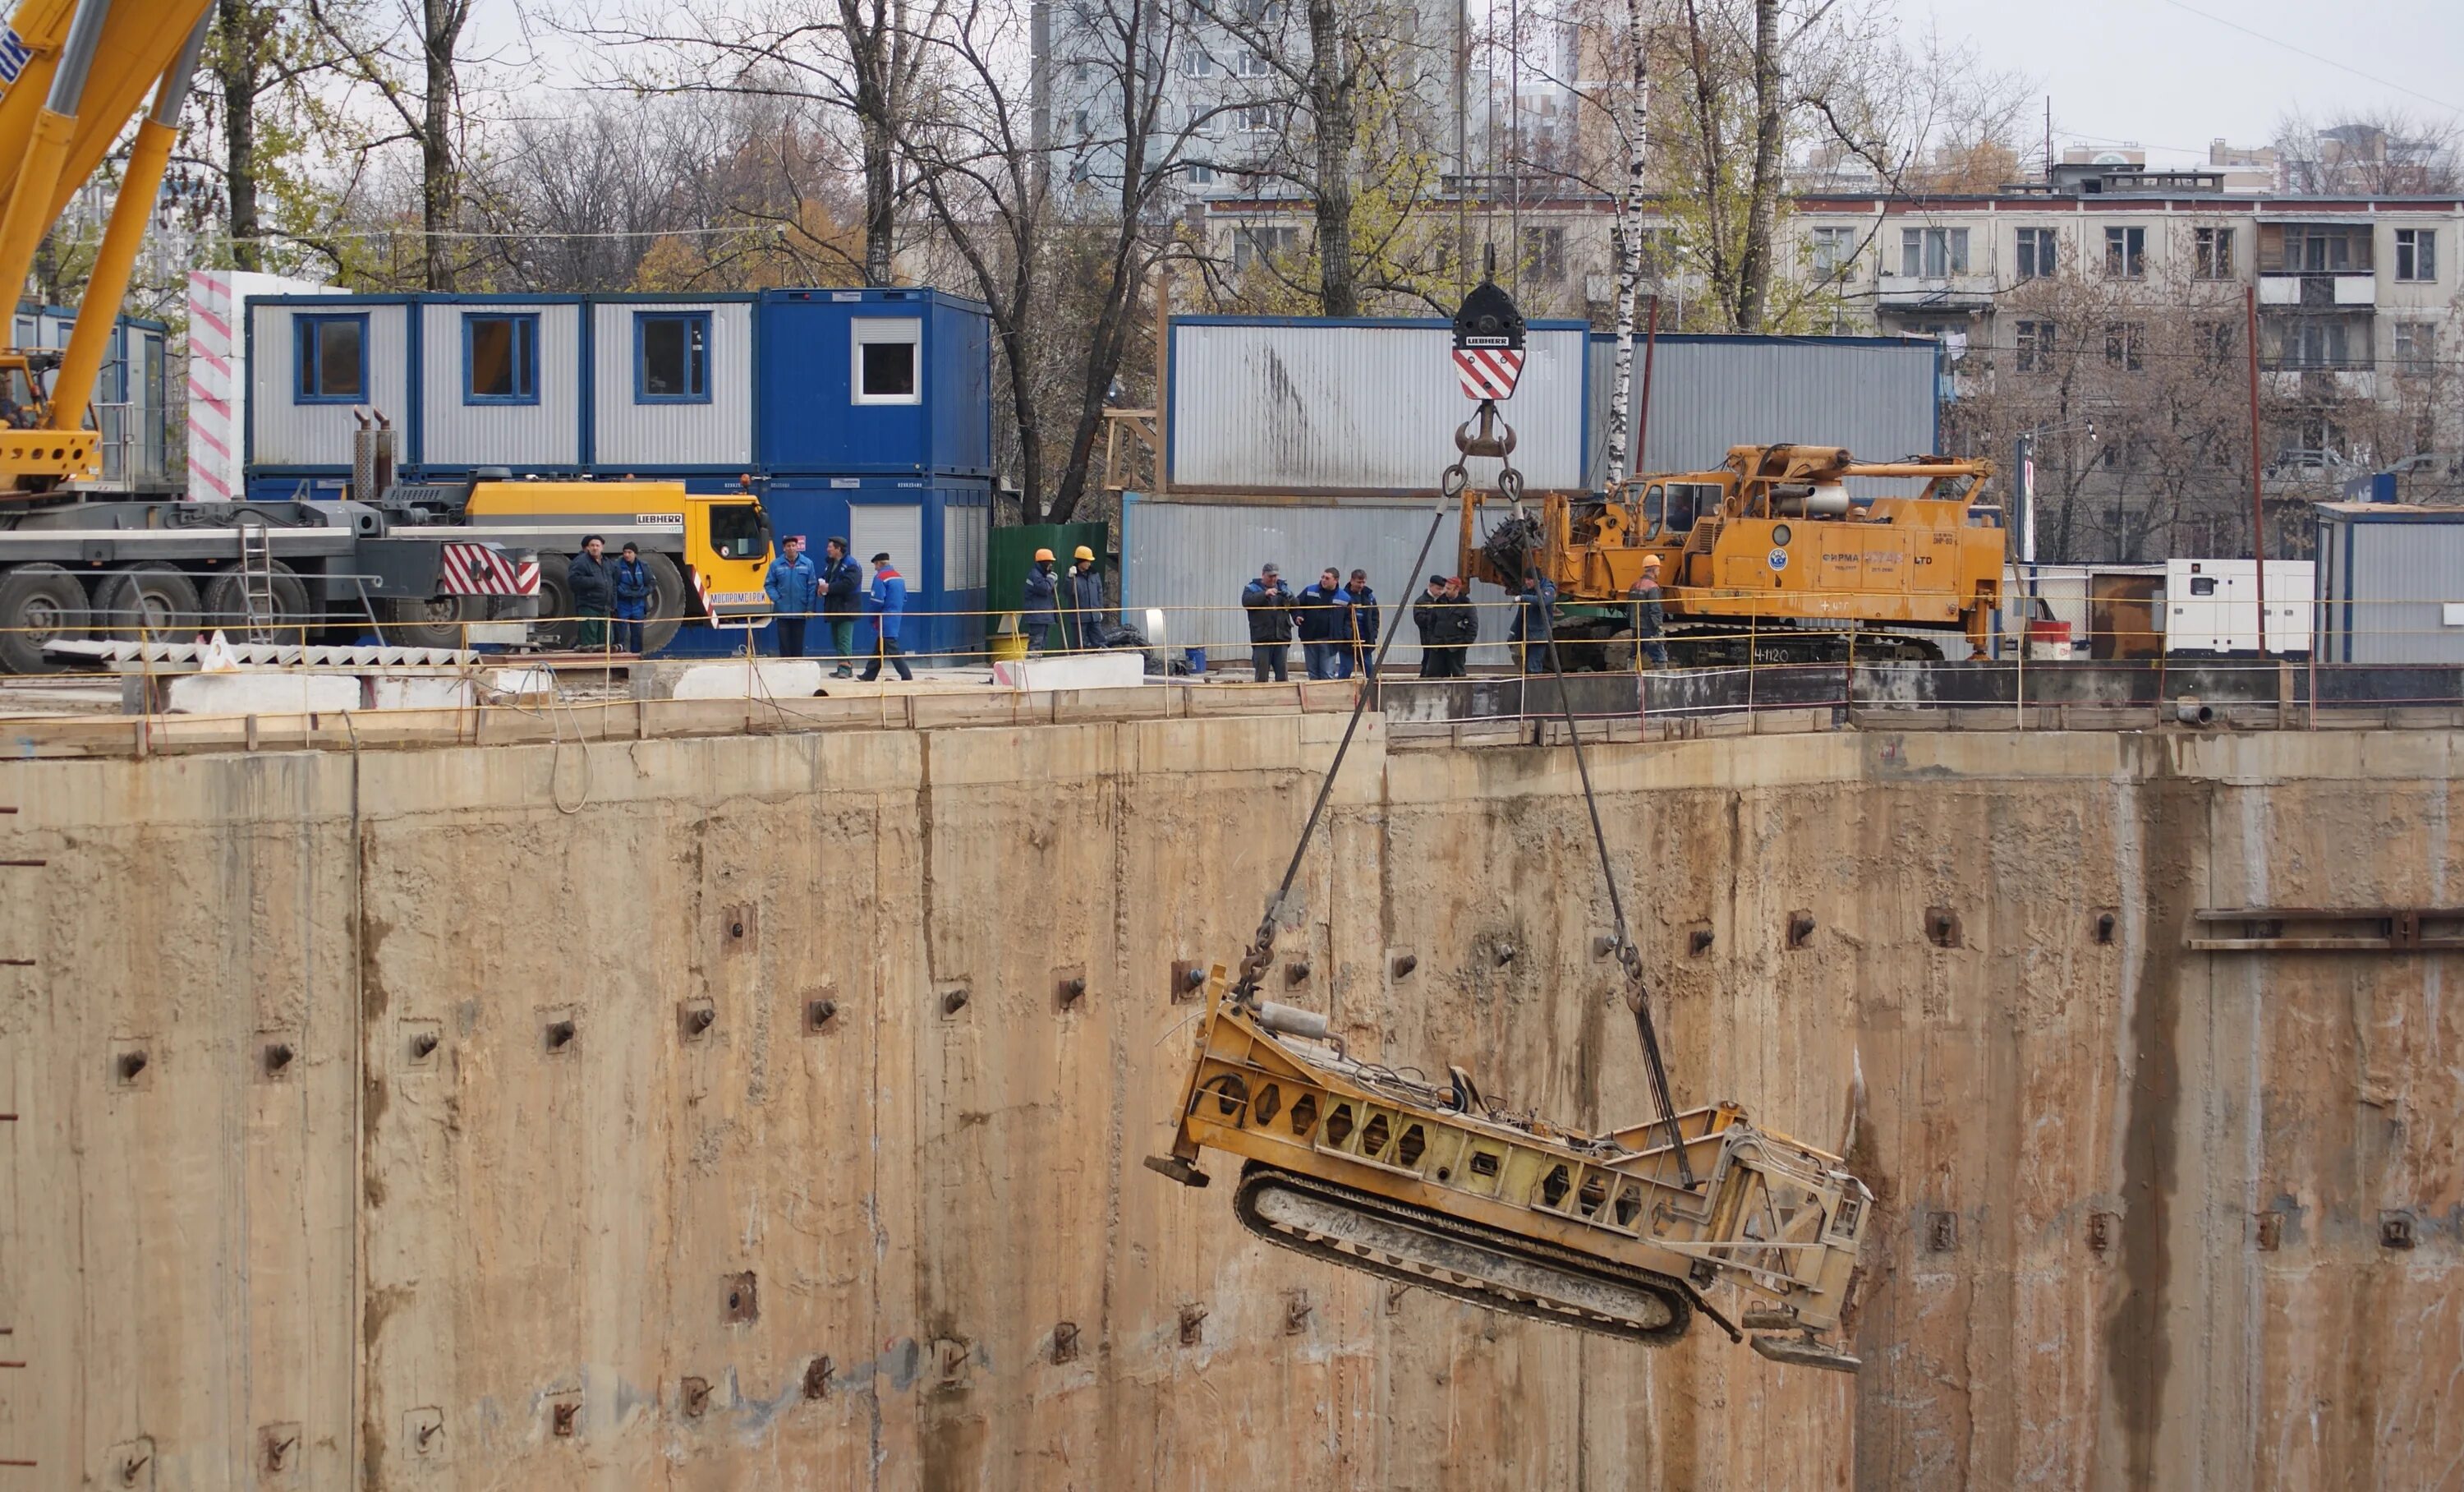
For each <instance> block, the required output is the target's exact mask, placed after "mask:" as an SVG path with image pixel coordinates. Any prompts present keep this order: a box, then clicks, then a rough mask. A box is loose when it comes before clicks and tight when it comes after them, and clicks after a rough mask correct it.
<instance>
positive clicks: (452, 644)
mask: <svg viewBox="0 0 2464 1492" xmlns="http://www.w3.org/2000/svg"><path fill="white" fill-rule="evenodd" d="M467 599H468V598H467V597H464V596H429V598H428V599H427V600H425V601H411V600H395V601H388V602H386V603H385V615H386V617H387V618H388V619H387V620H386V621H385V624H384V625H382V626H380V627H379V628H378V629H377V635H378V636H380V637H382V638H384V639H385V643H386V645H387V646H389V647H396V648H458V647H460V646H462V623H463V620H464V617H465V615H466V612H465V608H464V602H465V601H466V600H467Z"/></svg>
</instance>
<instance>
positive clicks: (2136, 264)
mask: <svg viewBox="0 0 2464 1492" xmlns="http://www.w3.org/2000/svg"><path fill="white" fill-rule="evenodd" d="M2104 272H2105V274H2106V275H2108V276H2110V277H2111V278H2115V279H2138V278H2142V277H2144V276H2145V275H2146V273H2147V230H2146V229H2145V228H2108V229H2106V230H2105V231H2104Z"/></svg>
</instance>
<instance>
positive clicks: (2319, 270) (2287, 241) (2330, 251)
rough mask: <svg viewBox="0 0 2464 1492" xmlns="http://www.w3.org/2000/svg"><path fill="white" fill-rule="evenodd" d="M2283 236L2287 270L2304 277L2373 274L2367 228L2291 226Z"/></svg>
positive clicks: (2321, 225) (2284, 261) (2319, 225)
mask: <svg viewBox="0 0 2464 1492" xmlns="http://www.w3.org/2000/svg"><path fill="white" fill-rule="evenodd" d="M2268 226H2271V227H2273V226H2274V225H2272V224H2271V225H2268ZM2283 232H2284V247H2283V249H2282V251H2281V256H2280V262H2281V263H2282V265H2283V267H2284V268H2285V269H2287V270H2290V271H2294V272H2296V273H2299V274H2304V275H2363V274H2367V273H2369V272H2370V268H2371V262H2372V259H2371V254H2370V231H2369V229H2367V228H2365V227H2363V226H2361V225H2358V224H2352V223H2292V224H2287V225H2286V226H2285V228H2284V230H2283ZM2262 236H2263V235H2262Z"/></svg>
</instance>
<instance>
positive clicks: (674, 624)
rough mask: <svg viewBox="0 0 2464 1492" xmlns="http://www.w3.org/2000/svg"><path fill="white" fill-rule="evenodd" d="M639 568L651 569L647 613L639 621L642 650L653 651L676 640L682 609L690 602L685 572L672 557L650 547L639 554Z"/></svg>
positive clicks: (683, 613)
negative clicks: (645, 616)
mask: <svg viewBox="0 0 2464 1492" xmlns="http://www.w3.org/2000/svg"><path fill="white" fill-rule="evenodd" d="M642 568H644V569H647V570H649V572H650V614H649V618H648V619H646V620H645V621H644V622H643V623H642V651H643V652H645V653H656V652H658V651H659V650H660V649H661V648H664V647H666V646H667V645H668V644H669V643H671V642H673V641H675V640H676V629H677V628H679V627H682V626H683V625H684V624H685V612H688V611H691V610H693V600H692V597H691V592H689V591H687V590H685V572H684V571H683V570H681V569H678V568H676V562H675V560H674V559H672V558H671V557H670V556H668V555H665V554H661V553H659V552H658V551H656V550H652V551H650V552H649V553H647V554H645V555H643V556H642Z"/></svg>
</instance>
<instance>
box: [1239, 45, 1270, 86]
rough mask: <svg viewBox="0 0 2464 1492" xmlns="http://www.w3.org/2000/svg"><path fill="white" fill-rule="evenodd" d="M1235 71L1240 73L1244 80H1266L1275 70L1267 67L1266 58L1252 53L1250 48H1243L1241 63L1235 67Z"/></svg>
mask: <svg viewBox="0 0 2464 1492" xmlns="http://www.w3.org/2000/svg"><path fill="white" fill-rule="evenodd" d="M1234 71H1235V72H1237V73H1239V74H1240V76H1242V77H1243V78H1264V77H1265V76H1267V75H1268V74H1269V73H1271V72H1273V71H1274V69H1272V68H1270V67H1268V66H1267V65H1266V59H1265V57H1262V56H1258V54H1256V53H1254V52H1252V51H1250V50H1249V49H1248V48H1246V47H1243V48H1242V49H1241V56H1240V59H1239V61H1238V62H1237V63H1236V64H1235V65H1234Z"/></svg>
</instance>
